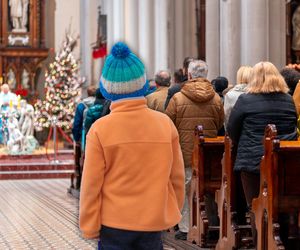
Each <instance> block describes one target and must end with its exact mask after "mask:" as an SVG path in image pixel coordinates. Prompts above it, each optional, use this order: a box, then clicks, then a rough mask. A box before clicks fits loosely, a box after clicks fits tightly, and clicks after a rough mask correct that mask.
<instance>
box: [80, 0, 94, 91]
mask: <svg viewBox="0 0 300 250" xmlns="http://www.w3.org/2000/svg"><path fill="white" fill-rule="evenodd" d="M89 11H90V1H86V0H81V1H80V41H81V43H80V50H81V51H80V52H81V53H80V54H81V72H80V73H81V75H82V76H84V77H85V78H86V82H85V86H84V87H87V86H88V85H90V83H91V69H92V63H91V62H92V58H91V50H90V44H91V40H90V29H87V27H90V19H89V18H87V17H89V16H90V15H89V14H90V13H89Z"/></svg>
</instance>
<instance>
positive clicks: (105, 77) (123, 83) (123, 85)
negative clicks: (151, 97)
mask: <svg viewBox="0 0 300 250" xmlns="http://www.w3.org/2000/svg"><path fill="white" fill-rule="evenodd" d="M148 88H149V83H148V81H147V80H146V73H145V66H144V64H143V63H142V62H141V60H140V59H139V58H138V57H137V56H136V55H135V54H133V53H132V52H131V50H130V49H129V48H128V47H127V45H126V44H125V43H122V42H118V43H116V44H115V45H114V46H113V47H112V49H111V53H110V55H108V57H107V58H106V60H105V63H104V66H103V70H102V75H101V79H100V90H101V93H102V95H103V96H104V97H105V98H106V99H108V100H112V101H115V100H118V99H123V98H130V97H139V96H144V94H145V93H146V92H147V90H148Z"/></svg>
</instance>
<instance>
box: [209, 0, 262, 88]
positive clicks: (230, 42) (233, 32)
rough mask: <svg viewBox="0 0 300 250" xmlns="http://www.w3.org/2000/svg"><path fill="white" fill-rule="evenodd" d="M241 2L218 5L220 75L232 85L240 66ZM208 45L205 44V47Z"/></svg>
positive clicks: (238, 0)
mask: <svg viewBox="0 0 300 250" xmlns="http://www.w3.org/2000/svg"><path fill="white" fill-rule="evenodd" d="M245 1H248V0H245ZM258 1H260V0H258ZM241 2H244V1H240V0H227V1H221V3H220V20H222V21H221V22H220V26H221V27H220V75H222V76H225V77H227V78H228V80H229V82H230V83H233V84H235V82H236V73H237V70H238V69H239V67H240V64H241V38H240V33H241V26H240V20H241ZM249 2H251V1H250V0H249ZM253 40H255V39H254V38H252V39H251V41H253ZM209 45H210V44H209V43H207V45H206V46H207V47H208V46H209Z"/></svg>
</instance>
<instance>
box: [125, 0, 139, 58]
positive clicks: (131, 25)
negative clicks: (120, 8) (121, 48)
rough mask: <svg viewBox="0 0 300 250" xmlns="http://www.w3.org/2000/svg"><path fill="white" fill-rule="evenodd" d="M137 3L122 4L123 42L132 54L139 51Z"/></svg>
mask: <svg viewBox="0 0 300 250" xmlns="http://www.w3.org/2000/svg"><path fill="white" fill-rule="evenodd" d="M138 6H139V1H138V0H126V1H125V2H124V8H125V13H124V17H125V21H124V23H125V41H126V42H127V44H128V46H129V47H130V49H131V50H132V51H133V52H134V53H138V51H139V34H138V31H139V16H138V11H139V7H138Z"/></svg>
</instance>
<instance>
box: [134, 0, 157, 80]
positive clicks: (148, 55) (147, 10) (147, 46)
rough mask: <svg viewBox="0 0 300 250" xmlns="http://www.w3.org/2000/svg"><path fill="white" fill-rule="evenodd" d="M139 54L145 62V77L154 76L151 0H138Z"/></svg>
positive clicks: (152, 7) (152, 9)
mask: <svg viewBox="0 0 300 250" xmlns="http://www.w3.org/2000/svg"><path fill="white" fill-rule="evenodd" d="M138 14H139V31H138V33H139V56H140V57H141V59H142V61H143V62H144V64H145V67H146V72H147V77H148V78H152V77H153V76H154V71H153V67H154V58H155V57H154V52H155V39H154V36H153V34H154V27H153V22H154V6H153V2H152V0H139V13H138Z"/></svg>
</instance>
